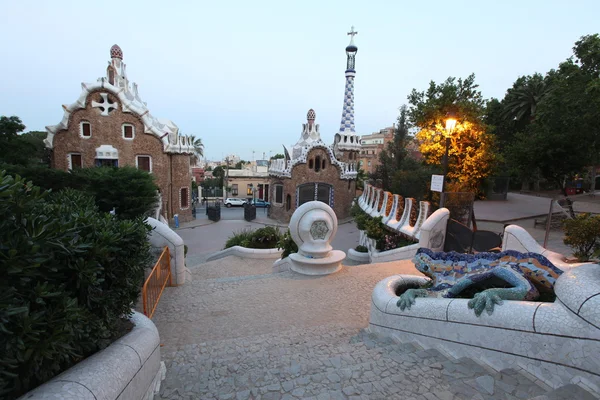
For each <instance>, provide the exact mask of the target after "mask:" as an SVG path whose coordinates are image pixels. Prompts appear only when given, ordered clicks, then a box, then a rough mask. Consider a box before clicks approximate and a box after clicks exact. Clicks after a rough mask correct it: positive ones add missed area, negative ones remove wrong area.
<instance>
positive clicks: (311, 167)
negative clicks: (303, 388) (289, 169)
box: [308, 158, 313, 169]
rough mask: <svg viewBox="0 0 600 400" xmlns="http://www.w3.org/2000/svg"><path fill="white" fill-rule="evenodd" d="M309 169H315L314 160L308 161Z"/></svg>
mask: <svg viewBox="0 0 600 400" xmlns="http://www.w3.org/2000/svg"><path fill="white" fill-rule="evenodd" d="M308 168H310V169H313V159H312V158H311V159H310V160H308Z"/></svg>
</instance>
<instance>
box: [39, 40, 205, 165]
mask: <svg viewBox="0 0 600 400" xmlns="http://www.w3.org/2000/svg"><path fill="white" fill-rule="evenodd" d="M115 46H116V48H117V49H118V50H119V52H116V50H115ZM110 53H111V57H112V58H113V61H112V62H109V65H110V66H112V67H113V69H114V70H115V71H116V73H117V74H118V75H117V79H120V82H122V84H121V87H117V86H115V85H112V84H111V83H109V81H108V78H107V77H102V78H98V80H97V81H96V82H93V83H82V84H81V88H82V91H81V94H80V95H79V98H78V99H77V100H76V101H75V102H74V103H72V104H70V105H63V106H62V107H63V110H64V114H63V118H62V120H61V121H60V122H59V123H58V124H56V125H51V126H47V127H46V131H47V132H48V135H47V136H46V139H45V140H44V143H45V145H46V147H48V148H50V149H51V148H52V147H53V141H54V135H56V134H57V133H59V132H60V131H61V130H65V129H67V128H68V124H69V117H70V116H71V114H72V113H73V112H74V111H76V110H80V109H83V108H85V104H86V100H87V97H88V95H89V94H90V93H92V92H94V91H98V90H101V91H104V92H108V93H111V94H113V95H114V96H116V97H117V98H118V99H119V101H120V102H121V105H122V111H123V112H127V113H132V114H135V115H137V116H138V117H139V118H140V120H141V121H142V123H143V124H144V133H147V134H151V135H154V136H156V137H157V138H158V139H160V141H161V142H162V144H163V151H164V152H165V153H189V154H192V153H194V152H195V148H194V145H193V143H192V139H191V137H189V136H182V135H179V128H178V127H177V125H175V123H173V122H172V121H170V120H167V119H159V118H156V117H154V116H153V115H152V114H150V110H148V107H147V106H146V103H144V102H143V101H142V99H141V98H140V96H139V93H138V88H137V84H135V83H133V84H132V85H131V87H130V85H129V82H128V80H127V77H126V74H125V64H124V63H122V62H120V64H115V61H114V58H122V56H123V53H122V51H121V48H120V47H119V46H117V45H114V46H113V47H112V48H111V50H110ZM115 54H116V55H117V56H116V57H113V55H115ZM118 55H120V56H121V57H118ZM117 67H118V68H117ZM109 68H110V67H109ZM119 69H120V72H119ZM107 75H108V71H107Z"/></svg>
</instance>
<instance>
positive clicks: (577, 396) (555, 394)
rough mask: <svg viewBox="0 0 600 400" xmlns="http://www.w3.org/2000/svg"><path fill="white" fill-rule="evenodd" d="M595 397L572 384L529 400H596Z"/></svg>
mask: <svg viewBox="0 0 600 400" xmlns="http://www.w3.org/2000/svg"><path fill="white" fill-rule="evenodd" d="M596 399H598V397H596V396H594V395H593V394H591V393H590V392H588V391H587V390H585V389H583V388H582V387H580V386H578V385H575V384H570V385H565V386H561V387H559V388H557V389H554V390H551V391H549V392H547V393H545V394H542V395H539V396H536V397H531V398H530V399H529V400H596Z"/></svg>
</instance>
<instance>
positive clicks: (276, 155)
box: [271, 153, 285, 160]
mask: <svg viewBox="0 0 600 400" xmlns="http://www.w3.org/2000/svg"><path fill="white" fill-rule="evenodd" d="M280 158H285V156H284V155H283V154H281V153H277V154H275V155H274V156H273V157H271V160H278V159H280Z"/></svg>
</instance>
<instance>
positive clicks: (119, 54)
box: [110, 44, 123, 60]
mask: <svg viewBox="0 0 600 400" xmlns="http://www.w3.org/2000/svg"><path fill="white" fill-rule="evenodd" d="M110 58H118V59H121V60H122V59H123V50H121V48H120V47H119V45H118V44H113V46H112V47H111V48H110Z"/></svg>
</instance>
